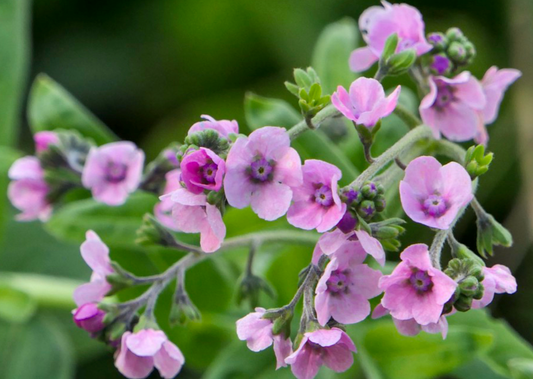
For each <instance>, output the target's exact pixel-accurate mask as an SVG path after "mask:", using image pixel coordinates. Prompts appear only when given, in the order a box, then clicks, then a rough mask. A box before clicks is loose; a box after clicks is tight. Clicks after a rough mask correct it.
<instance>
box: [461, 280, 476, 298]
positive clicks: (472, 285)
mask: <svg viewBox="0 0 533 379" xmlns="http://www.w3.org/2000/svg"><path fill="white" fill-rule="evenodd" d="M459 288H460V289H461V294H463V295H465V296H470V297H471V296H474V295H475V294H476V293H477V291H478V288H479V281H478V280H477V279H476V278H475V277H473V276H468V277H466V278H465V279H463V280H462V281H461V282H460V283H459Z"/></svg>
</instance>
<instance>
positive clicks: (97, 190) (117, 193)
mask: <svg viewBox="0 0 533 379" xmlns="http://www.w3.org/2000/svg"><path fill="white" fill-rule="evenodd" d="M143 163H144V153H143V152H142V151H141V150H139V149H137V147H136V146H135V145H134V144H133V143H131V142H113V143H108V144H107V145H103V146H100V147H93V148H91V150H90V151H89V155H88V156H87V161H86V162H85V166H84V167H83V173H82V177H81V180H82V183H83V186H84V187H85V188H89V189H90V190H91V191H92V194H93V197H94V198H95V200H97V201H98V202H101V203H105V204H108V205H121V204H123V203H124V202H125V201H126V199H127V198H128V195H129V194H130V193H131V192H133V191H135V190H136V189H137V187H138V186H139V183H140V182H141V175H142V169H143Z"/></svg>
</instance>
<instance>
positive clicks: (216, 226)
mask: <svg viewBox="0 0 533 379" xmlns="http://www.w3.org/2000/svg"><path fill="white" fill-rule="evenodd" d="M166 198H170V199H171V201H172V202H173V203H174V204H173V205H172V218H173V220H174V225H175V227H176V228H177V229H178V230H180V231H182V232H184V233H200V246H201V247H202V250H203V251H205V252H206V253H212V252H214V251H216V250H218V249H219V248H220V245H221V244H222V241H223V240H224V237H226V225H224V222H223V221H222V214H221V213H220V210H219V209H218V208H217V207H216V206H214V205H212V204H209V203H208V202H207V196H206V195H205V194H203V193H199V194H196V193H192V192H190V191H188V190H187V189H185V188H178V189H177V190H175V191H173V192H171V193H169V194H167V195H163V196H161V197H160V199H161V201H165V199H166Z"/></svg>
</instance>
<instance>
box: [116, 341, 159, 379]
mask: <svg viewBox="0 0 533 379" xmlns="http://www.w3.org/2000/svg"><path fill="white" fill-rule="evenodd" d="M130 335H131V333H130V332H126V333H124V334H123V335H122V343H121V347H120V348H119V350H118V351H117V353H118V354H117V355H116V359H115V367H116V368H117V369H118V371H119V372H120V373H121V374H122V375H124V376H125V377H127V378H130V379H143V378H146V377H147V376H148V375H150V372H152V370H153V368H154V360H153V358H152V357H139V356H137V355H135V354H133V353H132V352H131V351H130V350H129V349H128V348H127V347H126V346H125V340H126V339H127V338H128V337H129V336H130Z"/></svg>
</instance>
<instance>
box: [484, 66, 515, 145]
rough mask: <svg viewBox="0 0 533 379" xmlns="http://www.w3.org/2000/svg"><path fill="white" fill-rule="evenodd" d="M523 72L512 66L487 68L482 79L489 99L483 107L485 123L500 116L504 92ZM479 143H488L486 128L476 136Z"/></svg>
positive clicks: (490, 122)
mask: <svg viewBox="0 0 533 379" xmlns="http://www.w3.org/2000/svg"><path fill="white" fill-rule="evenodd" d="M521 76H522V73H521V72H520V71H518V70H515V69H511V68H504V69H501V70H498V67H496V66H492V67H491V68H489V69H488V70H487V72H486V73H485V76H483V79H482V80H481V86H482V87H483V92H484V93H485V97H486V99H487V103H486V105H485V108H483V111H482V114H483V122H484V124H485V125H489V124H492V123H493V122H494V121H496V118H497V117H498V112H499V110H500V104H501V102H502V100H503V94H504V93H505V91H507V88H508V87H509V86H510V85H511V84H513V83H514V82H515V81H516V80H517V79H518V78H519V77H521ZM475 139H476V142H477V143H482V144H486V143H487V141H488V135H487V131H486V129H485V128H481V130H480V131H479V133H478V134H477V135H476V137H475Z"/></svg>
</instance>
